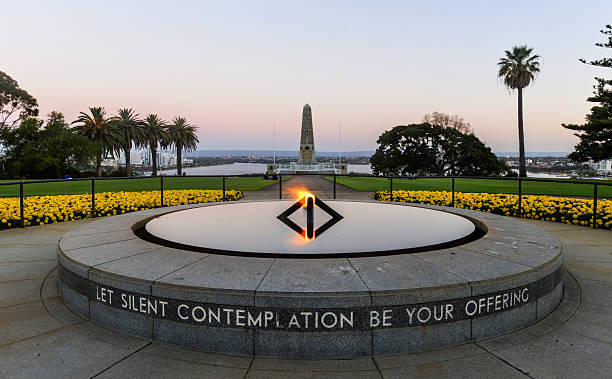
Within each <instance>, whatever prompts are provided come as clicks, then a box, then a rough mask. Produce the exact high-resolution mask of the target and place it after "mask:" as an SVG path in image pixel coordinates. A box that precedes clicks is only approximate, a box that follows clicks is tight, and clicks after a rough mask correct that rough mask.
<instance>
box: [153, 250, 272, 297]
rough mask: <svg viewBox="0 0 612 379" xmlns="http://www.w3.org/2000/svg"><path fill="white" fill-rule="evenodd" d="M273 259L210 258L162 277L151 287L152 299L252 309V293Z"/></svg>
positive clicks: (211, 256) (253, 293) (219, 256)
mask: <svg viewBox="0 0 612 379" xmlns="http://www.w3.org/2000/svg"><path fill="white" fill-rule="evenodd" d="M273 262H274V258H245V257H231V256H222V255H210V256H208V257H206V258H204V259H201V260H199V261H197V262H195V263H192V264H190V265H188V266H185V267H183V268H182V269H180V270H177V271H175V272H173V273H171V274H169V275H166V276H164V277H162V278H160V279H159V280H157V281H156V283H155V284H154V285H153V288H152V291H153V295H156V296H162V297H168V298H172V299H177V300H191V301H199V302H208V303H217V304H234V305H254V303H255V289H256V288H257V286H258V285H259V283H260V282H261V280H262V279H263V277H264V276H265V274H266V272H268V269H269V268H270V266H271V265H272V263H273Z"/></svg>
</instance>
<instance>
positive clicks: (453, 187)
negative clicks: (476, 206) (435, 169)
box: [451, 176, 455, 208]
mask: <svg viewBox="0 0 612 379" xmlns="http://www.w3.org/2000/svg"><path fill="white" fill-rule="evenodd" d="M451 189H452V193H453V208H455V177H454V176H453V184H452V186H451Z"/></svg>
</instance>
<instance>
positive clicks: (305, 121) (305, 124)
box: [298, 104, 317, 165]
mask: <svg viewBox="0 0 612 379" xmlns="http://www.w3.org/2000/svg"><path fill="white" fill-rule="evenodd" d="M298 164H299V165H314V164H317V157H316V155H315V148H314V136H313V133H312V111H311V109H310V105H308V104H306V105H304V109H303V110H302V136H301V138H300V153H299V154H298Z"/></svg>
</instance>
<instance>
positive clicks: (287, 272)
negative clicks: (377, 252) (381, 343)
mask: <svg viewBox="0 0 612 379" xmlns="http://www.w3.org/2000/svg"><path fill="white" fill-rule="evenodd" d="M370 303H371V301H370V294H369V291H368V288H367V287H366V285H365V284H364V283H363V281H362V280H361V279H360V278H359V275H358V274H357V272H356V271H355V269H354V268H353V267H352V266H351V264H350V263H349V262H348V260H347V259H346V258H338V259H300V260H294V259H276V260H275V261H274V264H273V265H272V267H271V268H270V270H269V271H268V273H267V274H266V276H265V277H264V278H263V280H262V281H261V283H260V284H259V286H258V287H257V292H256V295H255V305H256V306H269V307H275V306H279V307H293V308H298V307H321V308H324V307H330V308H335V307H364V306H369V305H370Z"/></svg>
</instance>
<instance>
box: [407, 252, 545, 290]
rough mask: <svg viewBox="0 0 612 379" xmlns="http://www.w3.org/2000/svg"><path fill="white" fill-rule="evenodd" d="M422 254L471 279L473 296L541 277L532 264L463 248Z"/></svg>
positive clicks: (425, 258) (431, 261)
mask: <svg viewBox="0 0 612 379" xmlns="http://www.w3.org/2000/svg"><path fill="white" fill-rule="evenodd" d="M418 258H419V259H422V260H425V261H427V262H429V263H431V264H433V265H436V266H437V267H440V268H441V269H443V270H446V271H448V272H451V273H453V274H455V275H457V276H459V277H461V278H463V279H464V281H468V282H471V284H472V295H473V296H476V295H480V294H486V293H492V292H497V291H503V290H506V289H508V288H514V287H519V286H521V285H524V284H527V283H532V282H535V281H537V280H538V273H537V271H536V270H535V269H534V268H532V267H529V266H525V265H521V264H518V263H514V262H510V261H507V260H504V259H498V258H494V257H490V256H487V255H484V254H479V253H476V252H473V251H469V250H464V249H461V248H455V249H446V250H437V251H430V252H426V253H420V254H419V255H418Z"/></svg>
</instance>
